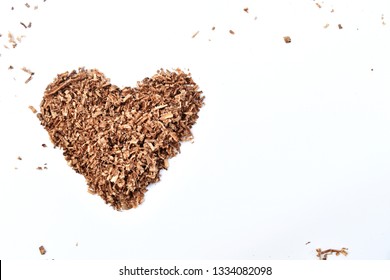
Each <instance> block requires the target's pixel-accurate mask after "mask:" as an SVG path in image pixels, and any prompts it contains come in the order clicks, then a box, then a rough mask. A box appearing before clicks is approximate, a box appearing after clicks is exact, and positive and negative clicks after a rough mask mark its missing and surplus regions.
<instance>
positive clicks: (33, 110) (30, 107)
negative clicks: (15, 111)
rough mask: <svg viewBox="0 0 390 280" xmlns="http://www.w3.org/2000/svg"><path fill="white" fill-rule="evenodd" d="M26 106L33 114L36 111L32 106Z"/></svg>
mask: <svg viewBox="0 0 390 280" xmlns="http://www.w3.org/2000/svg"><path fill="white" fill-rule="evenodd" d="M28 108H29V109H30V110H31V112H33V113H34V114H35V113H36V112H37V109H35V108H34V106H31V105H30V106H28Z"/></svg>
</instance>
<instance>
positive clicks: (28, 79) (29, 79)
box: [24, 74, 34, 84]
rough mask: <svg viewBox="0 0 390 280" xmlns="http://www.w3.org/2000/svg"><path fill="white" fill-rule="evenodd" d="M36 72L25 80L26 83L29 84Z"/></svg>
mask: <svg viewBox="0 0 390 280" xmlns="http://www.w3.org/2000/svg"><path fill="white" fill-rule="evenodd" d="M33 75H34V74H32V75H30V76H29V77H28V78H27V80H25V81H24V83H25V84H28V83H29V82H30V81H31V80H32V77H33Z"/></svg>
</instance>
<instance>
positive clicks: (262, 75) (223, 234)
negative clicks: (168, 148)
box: [0, 0, 390, 260]
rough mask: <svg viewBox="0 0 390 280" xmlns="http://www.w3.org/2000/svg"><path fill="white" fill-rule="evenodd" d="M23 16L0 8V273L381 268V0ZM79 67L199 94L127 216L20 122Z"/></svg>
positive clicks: (17, 5) (386, 93) (205, 4)
mask: <svg viewBox="0 0 390 280" xmlns="http://www.w3.org/2000/svg"><path fill="white" fill-rule="evenodd" d="M95 2H96V3H95ZM24 3H25V2H21V1H1V2H0V33H1V34H2V37H1V38H0V43H1V44H0V53H1V57H0V119H1V138H0V154H1V160H0V223H1V224H0V227H1V229H0V258H1V259H4V258H9V259H15V258H23V259H26V258H27V259H315V258H316V257H315V254H316V253H315V249H316V248H319V247H320V248H322V249H328V248H334V249H340V248H341V247H347V248H349V251H350V254H349V255H348V257H346V258H345V257H343V256H340V257H337V259H340V260H344V259H346V260H352V259H390V238H389V236H390V172H389V171H390V109H389V108H390V83H389V76H390V56H389V50H390V29H389V27H390V2H389V1H321V2H318V3H319V4H320V5H321V8H319V7H318V6H317V5H316V4H315V3H316V2H315V1H309V0H305V1H304V0H300V1H282V0H281V1H249V0H246V1H223V2H221V1H214V2H211V1H174V0H168V1H152V0H149V1H119V0H110V1H94V2H91V1H76V0H72V1H51V0H48V1H46V2H43V1H36V2H32V1H29V3H30V6H31V8H27V7H25V6H24ZM35 5H38V9H37V10H34V6H35ZM12 6H14V10H13V11H11V7H12ZM246 7H248V8H249V13H245V12H244V11H243V9H244V8H246ZM332 9H334V11H333V12H331V11H332ZM382 15H383V16H382ZM255 18H256V19H255ZM20 21H23V22H24V23H26V24H28V22H29V21H31V22H32V27H31V28H30V29H25V28H24V27H23V26H21V25H20V23H19V22H20ZM327 24H329V26H328V27H327V28H324V26H325V25H327ZM338 24H341V25H342V27H343V28H342V29H339V28H338ZM213 26H215V30H214V31H212V30H211V28H212V27H213ZM229 30H233V31H234V32H235V34H234V35H231V34H229ZM8 31H10V32H12V33H13V34H14V35H15V36H18V35H22V34H24V35H26V37H25V38H23V39H22V42H21V43H20V44H19V45H18V46H17V47H16V48H15V49H12V47H10V49H6V48H4V47H3V45H4V44H8V43H7V33H8ZM196 31H199V34H198V35H197V36H196V37H195V38H192V35H193V34H194V33H195V32H196ZM283 36H290V37H291V39H292V42H291V43H290V44H286V43H285V42H284V40H283ZM8 45H9V44H8ZM10 65H12V66H13V67H14V69H13V70H8V67H9V66H10ZM24 66H25V67H27V68H29V69H31V70H32V71H34V72H35V75H34V77H33V79H32V81H31V82H30V83H28V84H25V83H24V81H25V80H26V79H27V77H28V75H27V74H26V73H24V72H23V71H21V70H20V68H21V67H24ZM80 66H85V67H87V68H97V69H99V70H100V71H102V72H103V73H105V75H106V76H107V77H110V78H111V81H112V83H115V84H117V85H118V86H125V85H129V86H134V85H135V84H136V81H138V80H141V79H143V78H144V77H146V76H151V75H153V74H154V73H155V71H156V70H157V69H159V68H168V69H172V68H176V67H180V68H182V69H184V70H186V69H189V70H190V72H191V73H192V75H193V78H194V80H195V81H196V82H197V83H198V84H199V86H200V87H201V89H202V90H203V92H204V94H205V96H206V106H205V107H204V108H203V109H202V110H201V113H200V118H199V120H198V122H197V124H196V125H195V127H194V129H193V132H194V136H195V142H194V143H193V144H191V143H186V144H184V145H183V146H182V153H181V154H179V155H178V156H177V157H175V158H174V159H172V160H171V161H170V168H169V170H168V171H167V172H163V174H162V180H161V182H160V183H158V184H156V185H154V186H152V187H150V190H149V192H148V193H147V195H146V199H145V202H144V203H143V204H142V205H141V206H140V207H138V208H137V209H133V210H129V211H125V212H116V211H114V210H113V209H112V208H110V207H109V206H107V205H105V204H104V202H103V200H101V199H100V198H99V197H98V196H92V195H90V194H89V193H87V186H86V184H85V181H84V178H83V177H82V176H81V175H78V174H76V173H75V172H74V171H73V170H72V169H71V168H70V167H68V166H67V164H66V162H65V160H64V159H63V156H62V153H61V151H60V150H59V149H53V147H52V145H51V144H50V141H49V138H48V135H47V133H46V131H45V130H44V129H43V127H41V126H40V124H39V121H38V119H37V118H36V117H35V116H34V114H33V113H32V112H31V111H30V110H29V109H28V106H29V105H33V106H35V107H36V108H37V109H38V108H39V104H40V101H41V99H42V96H43V92H44V90H45V88H46V86H47V85H48V84H49V83H50V82H51V81H52V80H53V79H54V77H55V76H56V74H58V73H62V72H64V71H67V70H73V69H77V68H78V67H80ZM42 143H46V144H47V145H48V147H47V148H43V147H42V146H41V144H42ZM18 156H20V157H21V158H22V160H21V161H19V160H17V157H18ZM44 163H47V167H48V170H42V171H40V170H36V168H37V167H38V166H44ZM15 167H16V168H17V169H15ZM307 242H310V244H308V245H305V244H306V243H307ZM40 245H44V246H45V247H46V249H47V254H46V255H45V256H41V255H40V254H39V250H38V247H39V246H40ZM334 258H335V257H334Z"/></svg>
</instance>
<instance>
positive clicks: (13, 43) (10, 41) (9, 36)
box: [7, 32, 18, 49]
mask: <svg viewBox="0 0 390 280" xmlns="http://www.w3.org/2000/svg"><path fill="white" fill-rule="evenodd" d="M8 42H9V43H11V45H12V47H13V48H16V46H17V45H18V44H17V43H16V41H15V38H14V35H13V34H12V33H11V32H8ZM7 49H8V47H7Z"/></svg>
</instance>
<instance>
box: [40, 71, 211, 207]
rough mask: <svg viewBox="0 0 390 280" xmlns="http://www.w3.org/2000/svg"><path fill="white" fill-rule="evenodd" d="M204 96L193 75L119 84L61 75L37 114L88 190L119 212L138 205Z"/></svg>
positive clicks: (89, 75) (90, 74)
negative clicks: (122, 86)
mask: <svg viewBox="0 0 390 280" xmlns="http://www.w3.org/2000/svg"><path fill="white" fill-rule="evenodd" d="M203 100H204V97H203V96H202V91H200V90H199V88H198V85H196V84H195V82H194V81H193V79H192V77H191V75H190V74H186V73H184V72H183V71H181V70H180V69H177V70H175V71H168V70H160V71H158V72H157V74H155V75H154V76H152V77H151V78H145V79H143V80H142V81H140V82H138V83H137V86H136V87H135V88H131V87H125V88H122V89H120V88H118V87H117V86H115V85H113V84H111V83H110V80H109V79H108V78H106V77H105V76H104V75H103V74H102V73H101V72H99V71H98V70H86V69H83V68H81V69H79V71H72V72H65V73H62V74H59V75H57V78H56V79H55V80H54V81H53V82H52V83H51V84H49V85H48V86H47V88H46V90H45V93H44V97H43V100H42V102H41V106H40V111H41V113H38V114H37V117H38V118H39V119H40V121H41V124H42V125H43V126H44V128H45V129H46V130H47V131H48V133H49V136H50V139H51V141H52V142H53V144H54V146H55V147H61V148H62V149H63V151H64V152H63V154H64V156H65V159H66V161H67V162H68V165H69V166H71V167H72V168H73V169H74V170H75V171H76V172H77V173H80V174H82V175H84V177H85V178H86V182H87V184H88V192H90V193H91V194H98V195H99V196H100V197H101V198H103V200H104V201H105V202H106V203H107V204H110V205H111V206H112V207H113V208H114V209H116V210H126V209H130V208H134V207H137V206H138V205H139V204H140V203H141V202H142V201H143V199H144V194H145V192H146V191H147V187H148V186H149V185H150V184H153V183H156V182H158V181H159V180H160V170H161V169H167V168H168V160H169V159H170V158H172V157H174V156H175V155H177V154H178V153H179V152H180V146H181V142H182V141H188V140H191V139H192V138H193V137H192V133H191V128H192V126H193V125H194V124H195V122H196V120H197V119H198V112H199V110H200V108H201V107H202V106H203Z"/></svg>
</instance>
